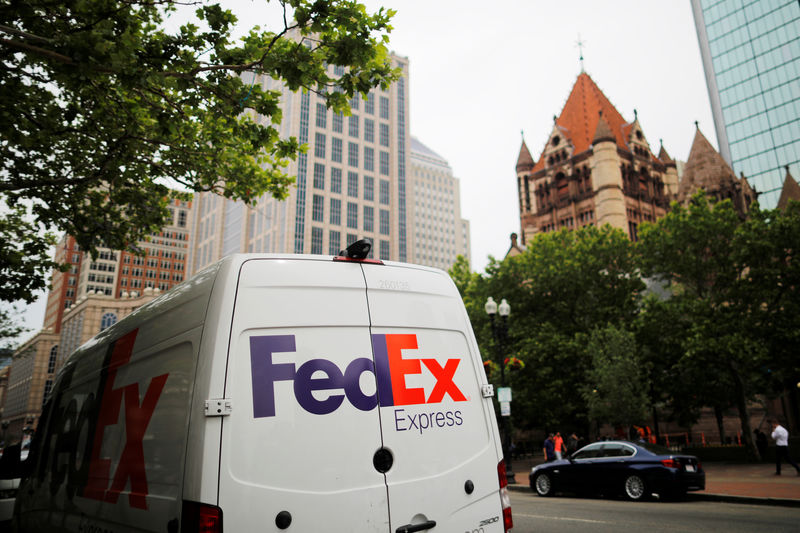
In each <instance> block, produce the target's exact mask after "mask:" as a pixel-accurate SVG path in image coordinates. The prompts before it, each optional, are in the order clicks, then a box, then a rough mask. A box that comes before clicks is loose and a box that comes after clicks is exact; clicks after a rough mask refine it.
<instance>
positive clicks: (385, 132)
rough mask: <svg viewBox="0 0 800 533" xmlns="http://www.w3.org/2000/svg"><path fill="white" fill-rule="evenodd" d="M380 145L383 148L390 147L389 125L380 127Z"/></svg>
mask: <svg viewBox="0 0 800 533" xmlns="http://www.w3.org/2000/svg"><path fill="white" fill-rule="evenodd" d="M380 143H381V146H387V147H388V146H389V125H388V124H383V123H382V124H381V125H380Z"/></svg>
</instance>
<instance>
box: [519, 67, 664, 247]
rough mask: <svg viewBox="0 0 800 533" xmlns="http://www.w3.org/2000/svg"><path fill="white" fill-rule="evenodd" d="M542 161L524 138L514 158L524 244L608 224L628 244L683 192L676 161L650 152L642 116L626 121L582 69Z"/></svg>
mask: <svg viewBox="0 0 800 533" xmlns="http://www.w3.org/2000/svg"><path fill="white" fill-rule="evenodd" d="M553 119H554V124H553V127H552V129H551V130H550V133H549V135H548V139H547V142H546V143H545V146H544V149H543V150H542V152H541V155H540V156H539V158H538V160H536V161H534V159H533V157H532V156H531V153H530V151H529V150H528V147H527V145H526V144H525V141H524V140H523V142H522V146H521V148H520V152H519V157H518V159H517V167H516V170H517V188H518V197H519V210H520V226H521V229H522V245H525V244H526V243H527V242H528V241H530V240H531V239H532V238H533V237H534V236H535V235H536V234H538V233H540V232H548V231H557V230H559V229H561V228H577V227H581V226H587V225H595V224H596V225H598V226H602V225H604V224H610V225H611V226H612V227H615V228H618V229H621V230H622V231H624V232H625V233H626V234H627V235H628V236H629V237H630V238H631V239H633V240H636V239H637V237H638V233H637V232H638V226H639V224H640V223H641V222H642V221H648V222H651V221H655V220H656V219H658V218H660V217H662V216H664V214H665V213H666V210H667V209H668V208H669V202H670V201H671V199H672V198H674V196H675V194H676V193H677V189H678V172H677V169H676V164H675V162H674V161H673V160H672V159H671V158H670V156H669V154H668V153H667V151H666V150H665V149H664V147H663V146H662V147H661V148H660V150H659V153H658V155H655V153H654V152H653V151H652V150H651V149H650V144H649V143H648V142H647V138H646V137H645V135H644V132H643V130H642V127H641V125H640V124H639V119H638V116H637V114H636V111H634V120H633V121H630V122H629V121H626V120H625V119H624V118H623V117H622V115H621V114H620V113H619V111H617V109H616V108H615V107H614V106H613V105H612V104H611V102H610V101H609V100H608V98H606V96H605V95H604V94H603V92H602V91H601V90H600V88H599V87H597V85H596V84H595V82H594V81H593V80H592V78H591V77H590V76H589V75H588V74H586V73H585V72H581V73H580V74H579V75H578V78H577V80H576V81H575V85H574V86H573V87H572V91H571V92H570V94H569V97H568V98H567V101H566V103H565V104H564V108H563V109H562V110H561V114H560V115H559V116H558V117H553Z"/></svg>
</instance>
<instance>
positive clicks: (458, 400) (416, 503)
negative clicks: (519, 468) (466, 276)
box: [364, 264, 503, 533]
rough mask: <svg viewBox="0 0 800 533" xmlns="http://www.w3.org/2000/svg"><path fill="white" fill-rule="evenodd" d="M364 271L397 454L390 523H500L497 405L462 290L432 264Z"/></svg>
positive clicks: (388, 430) (448, 526) (388, 431)
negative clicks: (468, 487)
mask: <svg viewBox="0 0 800 533" xmlns="http://www.w3.org/2000/svg"><path fill="white" fill-rule="evenodd" d="M364 273H365V278H366V280H367V287H368V298H369V309H370V317H371V320H372V328H371V332H372V339H373V350H374V354H375V361H376V367H377V370H378V392H379V396H380V405H381V407H380V413H381V427H382V430H383V442H384V445H385V446H386V447H388V448H389V449H391V450H392V451H393V453H394V455H395V466H394V467H393V468H392V469H390V470H389V471H388V472H387V473H386V482H387V486H388V490H389V509H390V514H391V530H392V531H394V530H395V529H397V528H398V527H401V526H404V525H407V524H411V523H417V522H419V521H420V520H422V518H420V517H424V520H434V521H436V524H437V526H436V529H437V530H439V529H441V530H442V531H475V530H477V531H484V532H486V533H488V532H492V531H502V523H503V520H502V509H501V505H500V498H499V495H498V489H499V481H498V476H497V464H498V462H499V461H500V459H501V457H502V454H501V452H500V448H499V445H498V443H499V439H498V435H497V425H496V422H495V418H494V408H493V406H492V403H491V398H483V396H482V391H481V386H482V385H484V384H486V375H485V373H484V370H483V364H482V360H481V357H480V353H479V351H478V347H477V344H476V343H475V340H474V337H473V335H472V328H471V326H470V324H469V320H468V318H467V315H466V312H465V310H464V306H463V303H462V301H461V297H460V295H459V294H458V291H457V290H456V288H455V286H454V285H453V283H452V281H451V280H450V278H449V276H447V275H446V274H445V273H444V272H442V271H438V270H433V269H425V268H416V267H412V266H395V265H383V266H377V265H367V264H365V265H364ZM467 481H470V482H472V485H473V486H474V491H473V492H472V493H471V494H468V493H467V492H466V491H465V490H464V487H465V484H466V483H467ZM424 520H423V521H424Z"/></svg>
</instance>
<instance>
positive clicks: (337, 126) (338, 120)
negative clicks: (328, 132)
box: [331, 113, 344, 133]
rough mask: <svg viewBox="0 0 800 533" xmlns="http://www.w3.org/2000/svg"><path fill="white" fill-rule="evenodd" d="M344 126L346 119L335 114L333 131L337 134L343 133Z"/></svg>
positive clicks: (332, 124)
mask: <svg viewBox="0 0 800 533" xmlns="http://www.w3.org/2000/svg"><path fill="white" fill-rule="evenodd" d="M343 124H344V117H343V116H342V114H341V113H334V114H333V120H332V122H331V128H332V129H333V131H335V132H336V133H342V127H343Z"/></svg>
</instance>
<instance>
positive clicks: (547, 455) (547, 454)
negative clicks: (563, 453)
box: [542, 433, 556, 463]
mask: <svg viewBox="0 0 800 533" xmlns="http://www.w3.org/2000/svg"><path fill="white" fill-rule="evenodd" d="M542 451H544V461H545V462H546V463H549V462H550V461H554V460H555V458H556V449H555V445H554V444H553V434H552V433H550V434H549V435H548V436H547V438H546V439H544V448H543V450H542Z"/></svg>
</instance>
